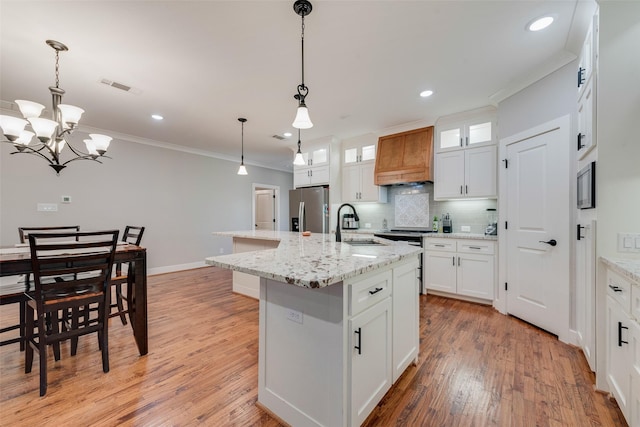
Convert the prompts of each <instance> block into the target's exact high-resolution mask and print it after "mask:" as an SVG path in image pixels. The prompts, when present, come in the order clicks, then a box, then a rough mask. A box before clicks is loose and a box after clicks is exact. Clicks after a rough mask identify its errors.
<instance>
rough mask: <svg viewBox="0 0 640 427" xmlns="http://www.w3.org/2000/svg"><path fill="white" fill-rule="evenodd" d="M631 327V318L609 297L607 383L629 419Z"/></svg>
mask: <svg viewBox="0 0 640 427" xmlns="http://www.w3.org/2000/svg"><path fill="white" fill-rule="evenodd" d="M630 327H631V319H629V316H627V314H626V313H625V312H624V310H623V309H622V307H621V306H620V305H619V304H618V303H617V302H616V301H615V300H614V299H613V298H611V296H607V383H608V384H609V387H610V390H611V393H612V394H613V396H614V397H615V398H616V401H617V402H618V406H619V407H620V410H621V411H622V413H623V414H624V416H625V418H627V419H629V395H630V393H631V351H630V346H629V340H630V335H631V334H630V330H629V328H630Z"/></svg>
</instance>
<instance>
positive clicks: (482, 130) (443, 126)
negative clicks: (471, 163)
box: [436, 107, 496, 153]
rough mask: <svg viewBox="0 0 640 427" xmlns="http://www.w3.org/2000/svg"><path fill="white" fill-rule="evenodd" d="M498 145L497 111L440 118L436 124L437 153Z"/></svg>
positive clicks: (487, 109)
mask: <svg viewBox="0 0 640 427" xmlns="http://www.w3.org/2000/svg"><path fill="white" fill-rule="evenodd" d="M495 143H496V110H495V108H494V107H484V108H479V109H477V110H472V111H467V112H464V113H459V114H454V115H451V116H446V117H442V118H439V119H438V121H437V122H436V153H441V152H444V151H452V150H461V149H465V148H472V147H479V146H482V145H494V144H495Z"/></svg>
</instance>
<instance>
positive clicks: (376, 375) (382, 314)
mask: <svg viewBox="0 0 640 427" xmlns="http://www.w3.org/2000/svg"><path fill="white" fill-rule="evenodd" d="M349 324H350V325H351V331H352V334H351V345H350V348H351V359H350V360H349V370H350V373H351V375H350V378H349V379H350V386H351V399H350V400H351V410H350V411H349V412H350V417H351V425H352V426H359V425H360V424H362V423H363V422H364V420H365V419H366V418H367V416H368V415H369V414H370V413H371V411H372V410H373V408H375V406H376V405H377V404H378V402H379V401H380V399H382V397H383V396H384V394H385V393H386V392H387V391H388V390H389V388H391V384H392V378H391V346H392V341H391V327H392V325H391V298H390V297H387V298H385V299H384V300H382V301H381V302H379V303H377V304H375V305H374V306H373V307H370V308H369V309H367V310H365V311H364V312H362V313H360V314H358V315H357V316H355V317H353V318H352V319H351V320H349Z"/></svg>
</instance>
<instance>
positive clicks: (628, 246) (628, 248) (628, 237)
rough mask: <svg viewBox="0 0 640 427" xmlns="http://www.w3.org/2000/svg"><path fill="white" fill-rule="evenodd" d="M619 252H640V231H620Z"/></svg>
mask: <svg viewBox="0 0 640 427" xmlns="http://www.w3.org/2000/svg"><path fill="white" fill-rule="evenodd" d="M618 252H640V233H618Z"/></svg>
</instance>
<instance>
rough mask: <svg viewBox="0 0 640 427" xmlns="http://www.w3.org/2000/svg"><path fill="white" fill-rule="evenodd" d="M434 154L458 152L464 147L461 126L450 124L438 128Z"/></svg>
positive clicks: (459, 124)
mask: <svg viewBox="0 0 640 427" xmlns="http://www.w3.org/2000/svg"><path fill="white" fill-rule="evenodd" d="M437 140H438V141H437V143H436V152H438V153H439V152H442V151H449V150H459V149H461V148H463V146H464V135H463V125H462V124H461V123H452V124H449V125H444V126H438V136H437Z"/></svg>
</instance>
